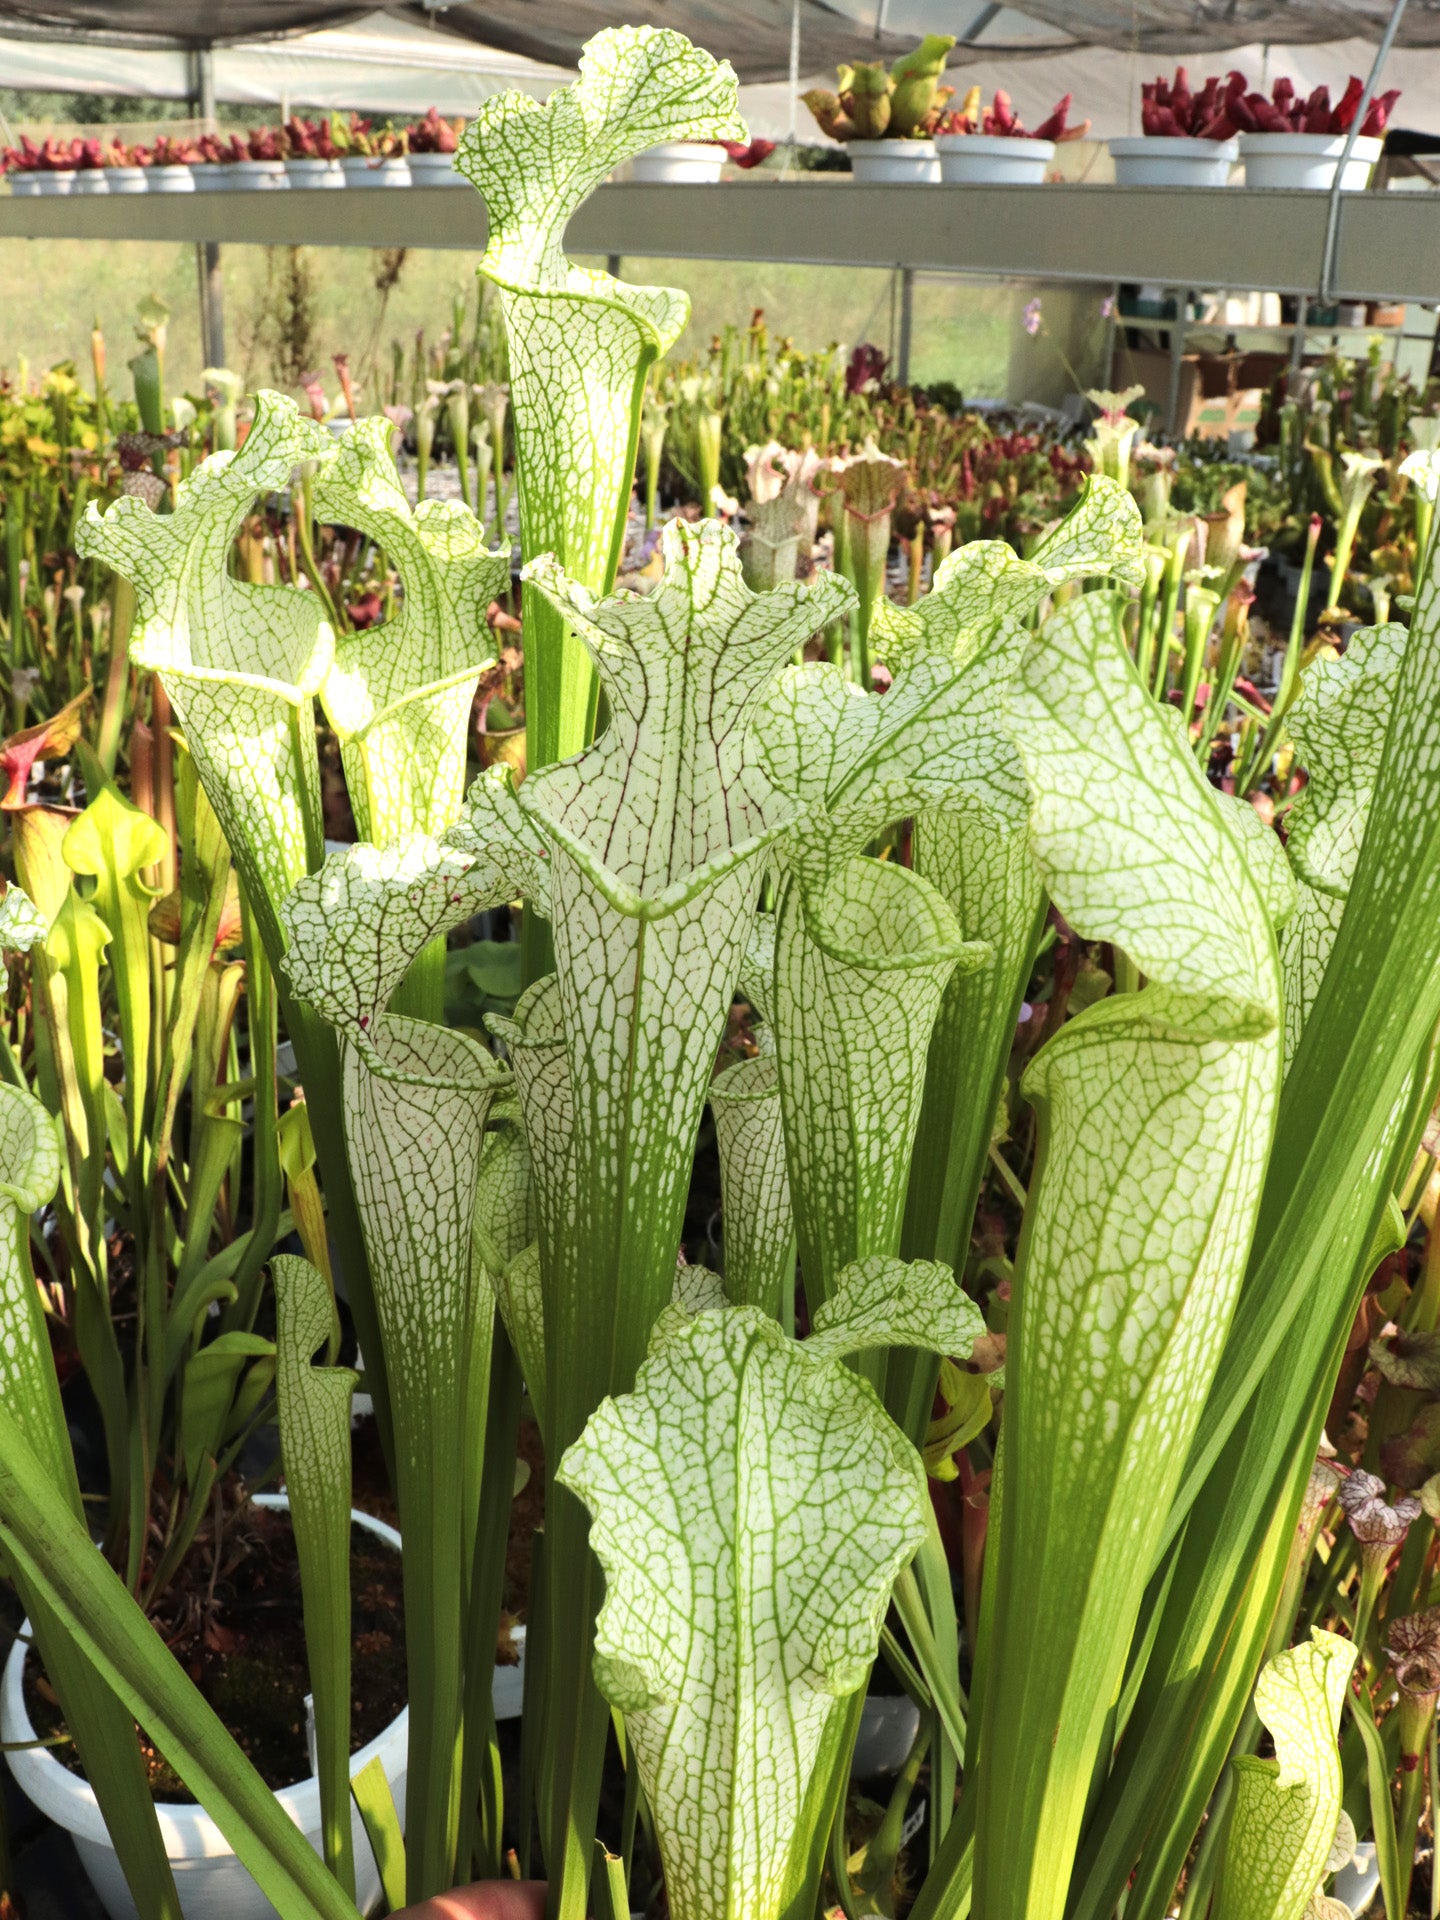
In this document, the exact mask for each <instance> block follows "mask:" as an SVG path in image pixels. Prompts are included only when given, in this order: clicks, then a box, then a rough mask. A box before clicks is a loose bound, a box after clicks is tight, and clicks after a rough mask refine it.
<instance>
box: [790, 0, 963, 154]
mask: <svg viewBox="0 0 1440 1920" xmlns="http://www.w3.org/2000/svg"><path fill="white" fill-rule="evenodd" d="M954 45H955V39H954V36H953V35H952V34H942V33H931V34H927V35H926V36H925V38H924V39H923V40H922V41H921V42H920V45H919V46H918V47H915V48H913V49H912V50H911V51H910V52H909V53H907V54H905V55H904V56H903V57H902V58H901V59H899V60H897V61H896V62H895V65H894V66H893V67H892V68H891V69H890V71H889V72H888V73H887V72H886V70H885V67H884V65H883V63H882V62H880V61H878V60H875V61H866V60H858V61H856V62H855V64H854V65H853V66H847V67H840V68H838V69H837V72H836V90H835V92H834V93H830V92H827V91H826V90H824V89H823V88H819V87H812V88H811V89H810V91H809V92H808V93H805V94H802V95H801V98H802V99H803V100H804V102H805V104H806V106H807V107H808V108H809V109H810V111H811V113H812V114H813V115H814V117H815V123H816V125H817V126H818V127H819V128H820V131H821V132H822V133H824V134H828V135H829V137H830V138H831V139H832V140H839V141H841V142H843V144H844V146H845V149H846V152H847V153H848V154H849V156H850V171H851V172H852V173H853V174H854V176H855V178H856V179H857V180H859V181H863V182H866V183H868V184H872V185H873V184H878V183H885V182H896V181H918V182H933V181H937V180H938V179H939V178H940V162H939V158H938V156H937V154H936V152H935V142H934V140H933V138H932V137H931V136H932V135H933V134H934V131H935V128H936V126H937V125H938V124H939V119H940V114H941V111H942V109H943V107H944V105H945V102H946V101H947V100H948V99H949V98H950V96H951V94H952V93H953V92H954V88H953V87H942V86H941V85H940V76H941V74H942V73H943V72H944V71H945V58H946V55H947V54H948V53H949V52H950V49H951V48H952V47H953V46H954Z"/></svg>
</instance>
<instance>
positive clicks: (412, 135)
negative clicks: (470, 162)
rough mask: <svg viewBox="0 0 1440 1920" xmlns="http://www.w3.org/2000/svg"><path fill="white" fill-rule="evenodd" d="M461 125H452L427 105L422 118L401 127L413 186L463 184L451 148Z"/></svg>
mask: <svg viewBox="0 0 1440 1920" xmlns="http://www.w3.org/2000/svg"><path fill="white" fill-rule="evenodd" d="M463 126H464V122H463V121H462V120H456V121H455V122H454V124H453V125H452V124H451V122H450V121H448V120H446V119H444V118H443V117H442V116H441V114H440V112H439V110H438V109H437V108H435V107H431V109H430V111H429V112H428V113H427V114H426V115H425V116H424V118H423V119H421V120H414V121H412V122H411V123H410V125H409V126H408V127H407V128H406V129H405V151H406V158H407V160H408V163H409V168H410V178H411V180H413V181H414V183H415V185H416V186H417V187H463V186H464V184H465V178H464V175H463V174H458V173H457V172H456V171H455V149H456V147H457V146H458V145H459V134H460V131H461V129H462V127H463Z"/></svg>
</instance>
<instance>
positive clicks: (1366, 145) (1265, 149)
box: [1240, 133, 1385, 193]
mask: <svg viewBox="0 0 1440 1920" xmlns="http://www.w3.org/2000/svg"><path fill="white" fill-rule="evenodd" d="M1346 138H1347V136H1346V135H1345V134H1343V133H1242V134H1241V136H1240V158H1241V159H1242V160H1243V161H1244V162H1245V184H1246V186H1247V187H1308V188H1310V189H1311V190H1312V191H1318V192H1321V193H1328V192H1329V191H1330V189H1331V187H1333V186H1334V184H1335V169H1336V168H1337V167H1338V166H1339V164H1340V156H1341V154H1342V153H1344V151H1345V141H1346ZM1384 144H1385V143H1384V141H1383V140H1380V139H1377V138H1376V137H1375V136H1374V135H1370V136H1368V137H1362V138H1360V139H1358V140H1357V141H1356V142H1355V145H1354V146H1353V147H1352V148H1351V150H1350V158H1349V159H1348V160H1347V161H1346V163H1345V179H1344V181H1343V182H1342V185H1343V187H1344V190H1345V192H1346V193H1361V192H1363V191H1364V189H1365V188H1366V187H1367V186H1368V185H1369V184H1370V169H1371V168H1372V167H1373V166H1374V164H1375V162H1376V161H1377V160H1378V159H1379V158H1380V153H1381V149H1382V148H1383V147H1384Z"/></svg>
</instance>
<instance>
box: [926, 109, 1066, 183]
mask: <svg viewBox="0 0 1440 1920" xmlns="http://www.w3.org/2000/svg"><path fill="white" fill-rule="evenodd" d="M1073 97H1074V96H1073V95H1071V94H1068V93H1067V94H1066V95H1065V97H1064V99H1063V100H1061V101H1060V102H1059V104H1058V105H1057V106H1056V107H1055V110H1054V112H1053V113H1051V114H1050V116H1049V117H1048V119H1046V120H1043V121H1042V122H1041V124H1040V125H1039V126H1038V127H1036V129H1035V131H1034V132H1033V133H1032V132H1030V131H1029V129H1028V128H1026V127H1025V126H1024V125H1022V123H1021V120H1020V116H1019V115H1018V114H1017V113H1016V111H1015V109H1014V106H1013V105H1012V103H1011V100H1010V96H1009V94H1008V93H1006V92H1004V91H1003V89H999V90H997V91H996V94H995V99H994V102H993V103H992V105H990V106H988V107H987V106H984V105H983V104H982V100H981V93H980V89H979V87H971V89H970V91H969V92H968V93H967V94H966V96H965V99H964V101H963V102H962V104H961V105H960V106H959V107H952V108H950V109H949V110H948V111H947V112H945V113H942V114H941V116H940V119H939V121H938V123H937V126H936V132H935V149H936V151H937V153H938V154H939V155H940V178H941V179H942V180H943V181H945V182H947V184H961V185H965V184H969V185H988V186H1002V185H1004V186H1039V184H1040V183H1041V181H1042V180H1043V179H1044V178H1045V169H1046V167H1048V166H1049V164H1050V162H1051V161H1052V160H1053V159H1054V158H1055V148H1056V146H1057V145H1058V144H1059V143H1060V142H1061V141H1063V140H1083V139H1084V138H1085V135H1086V134H1087V133H1088V132H1089V131H1090V122H1089V121H1088V120H1082V121H1080V122H1079V124H1078V125H1076V126H1073V127H1072V126H1071V125H1070V124H1069V119H1070V106H1071V102H1072V100H1073Z"/></svg>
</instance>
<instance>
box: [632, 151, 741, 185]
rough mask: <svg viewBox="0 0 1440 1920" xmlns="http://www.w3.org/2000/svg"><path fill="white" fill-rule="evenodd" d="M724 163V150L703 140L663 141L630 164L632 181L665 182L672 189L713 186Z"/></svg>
mask: <svg viewBox="0 0 1440 1920" xmlns="http://www.w3.org/2000/svg"><path fill="white" fill-rule="evenodd" d="M724 164H725V149H724V148H723V147H717V146H714V145H712V144H710V143H709V142H708V141H704V140H662V141H661V143H660V145H659V146H658V147H647V148H646V149H645V151H644V152H643V153H637V154H636V156H635V158H634V159H633V160H632V161H631V163H630V177H631V179H632V180H648V181H665V180H668V181H669V182H670V184H671V185H672V186H681V187H705V186H713V185H714V184H715V182H716V181H717V180H718V179H719V178H720V169H721V167H723V166H724Z"/></svg>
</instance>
